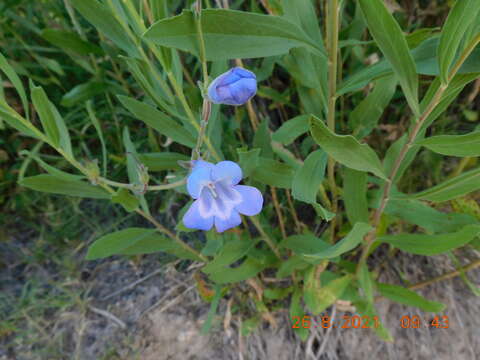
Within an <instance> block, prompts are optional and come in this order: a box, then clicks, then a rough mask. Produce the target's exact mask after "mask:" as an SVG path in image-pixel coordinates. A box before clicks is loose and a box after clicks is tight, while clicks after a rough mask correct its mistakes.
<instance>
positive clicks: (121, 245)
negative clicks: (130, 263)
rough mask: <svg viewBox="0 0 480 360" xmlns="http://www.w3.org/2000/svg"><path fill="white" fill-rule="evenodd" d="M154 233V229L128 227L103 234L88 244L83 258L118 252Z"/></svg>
mask: <svg viewBox="0 0 480 360" xmlns="http://www.w3.org/2000/svg"><path fill="white" fill-rule="evenodd" d="M154 233H155V229H143V228H128V229H124V230H120V231H117V232H114V233H111V234H108V235H104V236H102V237H101V238H100V239H98V240H96V241H95V242H94V243H93V244H92V245H90V247H89V248H88V252H87V255H86V257H85V258H86V259H87V260H95V259H101V258H105V257H108V256H112V255H116V254H120V253H121V252H122V251H124V250H126V249H127V248H129V247H130V246H132V245H134V244H135V243H136V242H138V241H140V240H142V239H144V238H146V237H147V236H151V235H153V234H154Z"/></svg>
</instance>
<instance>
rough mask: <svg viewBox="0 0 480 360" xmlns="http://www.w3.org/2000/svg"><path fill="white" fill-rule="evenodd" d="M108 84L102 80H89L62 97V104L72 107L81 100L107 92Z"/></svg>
mask: <svg viewBox="0 0 480 360" xmlns="http://www.w3.org/2000/svg"><path fill="white" fill-rule="evenodd" d="M107 89H108V84H107V83H105V82H100V81H88V82H86V83H83V84H80V85H76V86H75V87H73V89H70V91H68V92H67V93H66V94H65V95H63V97H62V101H61V104H62V106H65V107H72V106H74V105H76V104H78V103H80V102H85V101H87V100H90V99H91V98H93V97H94V96H96V95H100V94H105V92H106V90H107Z"/></svg>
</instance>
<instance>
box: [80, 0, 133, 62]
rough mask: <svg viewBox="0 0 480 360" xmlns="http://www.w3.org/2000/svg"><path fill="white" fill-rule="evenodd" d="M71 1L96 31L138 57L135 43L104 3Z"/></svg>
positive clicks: (85, 0) (91, 0)
mask: <svg viewBox="0 0 480 360" xmlns="http://www.w3.org/2000/svg"><path fill="white" fill-rule="evenodd" d="M71 3H72V5H73V6H74V7H75V9H77V11H78V12H79V13H80V14H82V15H83V16H84V17H85V19H87V20H88V21H89V22H90V23H91V24H92V25H93V26H95V28H96V29H97V31H98V32H100V33H102V34H104V35H105V36H106V37H108V38H109V39H110V40H112V41H113V42H114V43H115V45H117V46H118V47H120V48H121V49H122V50H124V51H126V52H127V53H128V54H129V55H130V56H133V57H139V52H138V47H137V45H136V44H135V43H134V42H133V40H132V39H131V38H130V37H129V34H128V33H127V32H126V31H125V29H124V28H123V27H122V25H121V24H120V23H119V22H118V20H117V19H116V18H115V16H114V14H113V13H112V12H111V11H110V10H109V9H108V8H107V7H106V6H105V5H104V4H102V3H100V2H98V1H97V0H71Z"/></svg>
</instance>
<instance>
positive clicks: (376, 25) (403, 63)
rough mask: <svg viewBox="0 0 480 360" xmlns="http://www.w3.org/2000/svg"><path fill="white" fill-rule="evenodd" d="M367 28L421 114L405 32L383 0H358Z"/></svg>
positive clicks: (415, 109) (414, 70)
mask: <svg viewBox="0 0 480 360" xmlns="http://www.w3.org/2000/svg"><path fill="white" fill-rule="evenodd" d="M359 4H360V7H361V9H362V12H363V15H364V17H365V20H366V22H367V26H368V29H369V30H370V33H371V34H372V37H373V38H374V39H375V41H376V43H377V44H378V47H379V48H380V50H382V53H383V55H385V58H386V59H387V60H388V62H389V63H390V64H391V66H392V68H393V71H394V72H395V74H396V75H397V78H398V81H399V82H400V86H401V87H402V89H403V92H404V94H405V97H406V99H407V102H408V104H409V105H410V108H411V109H412V110H413V112H414V114H415V115H417V116H418V115H419V114H420V108H419V104H418V76H417V70H416V68H415V62H414V61H413V58H412V55H411V54H410V49H409V48H408V44H407V41H406V39H405V36H404V34H403V32H402V29H400V26H399V25H398V23H397V22H396V21H395V19H394V17H393V16H392V15H391V14H390V12H389V11H388V10H387V8H386V6H385V4H384V2H383V1H382V0H359Z"/></svg>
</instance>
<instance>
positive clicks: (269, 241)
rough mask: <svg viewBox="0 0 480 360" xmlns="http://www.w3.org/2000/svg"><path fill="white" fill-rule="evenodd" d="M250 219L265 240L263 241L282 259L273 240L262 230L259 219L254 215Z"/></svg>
mask: <svg viewBox="0 0 480 360" xmlns="http://www.w3.org/2000/svg"><path fill="white" fill-rule="evenodd" d="M249 219H250V221H251V222H252V223H253V225H255V227H256V228H257V230H258V232H259V233H260V235H261V236H262V237H263V240H265V242H266V243H267V245H268V246H269V247H270V249H272V251H273V252H274V253H275V255H276V256H277V257H278V258H279V259H282V257H281V255H280V251H279V250H278V248H277V247H276V246H275V244H274V242H273V240H272V239H271V238H270V236H268V234H267V233H266V232H265V230H263V227H262V224H260V221H258V219H257V217H255V216H251V217H249Z"/></svg>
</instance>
